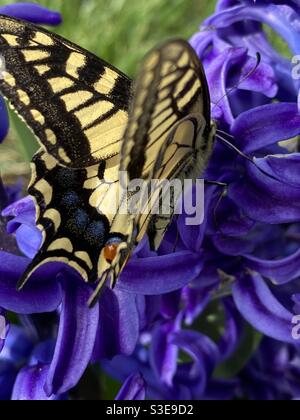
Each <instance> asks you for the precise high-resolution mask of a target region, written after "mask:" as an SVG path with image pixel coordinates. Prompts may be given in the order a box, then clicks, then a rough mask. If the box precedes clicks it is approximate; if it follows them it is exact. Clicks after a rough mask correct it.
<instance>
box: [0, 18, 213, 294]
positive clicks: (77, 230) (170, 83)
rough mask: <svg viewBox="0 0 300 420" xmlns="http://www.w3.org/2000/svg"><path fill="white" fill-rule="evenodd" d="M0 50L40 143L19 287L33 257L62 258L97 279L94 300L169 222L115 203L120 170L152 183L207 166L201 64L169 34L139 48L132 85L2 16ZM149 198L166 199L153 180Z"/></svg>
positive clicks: (3, 85) (14, 94)
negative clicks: (32, 238)
mask: <svg viewBox="0 0 300 420" xmlns="http://www.w3.org/2000/svg"><path fill="white" fill-rule="evenodd" d="M0 54H1V56H2V58H3V59H4V63H5V69H4V71H3V72H2V73H3V74H2V78H1V80H0V91H1V92H2V94H3V95H4V96H5V97H6V98H7V100H8V101H9V102H10V104H11V106H12V107H13V109H14V110H15V111H16V112H17V113H18V115H19V116H20V117H21V118H22V119H23V120H24V121H25V122H26V124H27V125H28V126H29V127H30V128H31V130H32V131H33V132H34V134H35V135H36V137H37V139H38V141H39V143H40V145H41V149H40V150H39V151H38V152H37V153H36V155H35V156H34V157H33V159H32V180H31V182H30V185H29V188H28V192H29V194H30V195H31V196H32V198H33V199H34V201H35V203H36V213H37V215H36V224H37V227H38V228H39V229H40V231H41V232H42V236H43V243H42V246H41V249H40V251H39V252H38V254H37V255H36V257H35V258H34V259H33V261H32V262H31V264H30V265H29V267H28V269H27V270H26V272H25V273H24V275H23V277H22V279H21V281H20V283H19V288H20V289H21V288H22V287H24V285H25V284H26V282H27V281H28V279H29V278H30V276H31V275H32V273H33V272H35V271H36V270H37V269H38V268H39V267H40V266H41V265H44V264H46V263H48V262H53V261H54V262H60V263H63V264H68V265H69V266H71V267H72V268H73V269H75V270H76V271H77V272H78V273H79V274H80V275H81V276H82V278H83V279H84V280H85V281H87V282H91V283H95V282H98V286H97V289H96V292H95V294H94V296H93V298H92V301H94V300H95V299H96V297H97V296H98V293H99V291H100V290H101V288H102V287H103V285H104V284H106V282H107V280H108V278H110V279H111V283H112V285H114V284H115V282H116V280H117V278H118V276H119V275H120V273H121V271H122V269H123V267H124V266H125V264H126V262H127V261H128V259H129V258H130V255H131V252H132V250H133V248H134V247H135V246H136V244H137V243H139V242H140V241H141V239H142V238H143V237H144V235H145V234H147V233H148V236H149V241H150V244H151V247H152V248H153V249H155V250H157V249H158V247H159V246H160V244H161V241H162V239H163V237H164V235H165V233H166V231H167V228H168V226H169V225H170V223H171V220H172V214H163V212H160V213H159V214H152V212H151V211H150V210H147V209H148V207H147V204H149V203H147V202H146V204H145V203H144V204H143V205H145V209H144V210H145V211H141V210H142V208H141V206H142V204H141V201H139V200H137V204H136V208H139V209H140V211H139V212H137V213H135V212H131V213H130V214H126V213H125V212H121V211H120V207H117V208H116V209H115V210H114V211H111V207H110V203H111V201H112V198H113V195H114V194H115V193H116V190H119V189H120V173H126V176H127V181H129V182H131V181H133V180H135V179H142V180H143V181H144V182H145V185H150V183H151V180H153V179H156V180H164V179H166V180H173V179H181V180H183V179H186V178H191V179H196V178H197V177H199V176H200V175H201V174H202V173H203V172H204V170H205V168H206V166H207V164H208V161H209V158H210V156H211V153H212V149H213V144H214V138H215V127H214V124H213V123H212V122H211V115H210V96H209V90H208V85H207V81H206V77H205V73H204V69H203V66H202V64H201V62H200V61H199V59H198V57H197V55H196V53H195V52H194V50H193V49H192V48H191V47H190V45H189V44H188V43H187V42H186V41H183V40H171V41H168V42H166V43H164V44H163V45H161V46H159V47H157V48H155V49H154V50H152V51H151V52H150V53H149V54H148V55H147V56H146V58H145V59H144V61H143V63H142V65H141V68H140V70H139V73H138V77H137V79H136V81H135V83H133V82H132V81H131V80H130V79H129V78H128V77H127V76H126V75H125V74H123V73H122V72H120V71H119V70H117V69H116V68H114V67H113V66H111V65H110V64H108V63H106V62H105V61H103V60H101V59H99V58H97V57H96V56H94V55H93V54H92V53H90V52H88V51H86V50H84V49H82V48H80V47H79V46H77V45H74V44H72V43H71V42H69V41H67V40H65V39H63V38H62V37H60V36H58V35H55V34H53V33H51V32H48V31H47V30H45V29H41V28H38V27H36V26H34V25H32V24H29V23H27V22H23V21H20V20H17V19H14V18H11V17H7V16H0ZM151 194H152V195H155V197H156V199H155V200H156V202H159V201H160V200H162V198H163V191H162V189H161V188H159V187H157V189H156V190H154V192H153V191H152V193H151ZM133 195H134V194H133ZM122 200H123V202H127V203H128V201H129V194H128V193H127V194H123V195H122ZM122 200H121V201H122ZM155 200H154V201H155ZM174 202H175V200H174ZM173 204H174V203H173Z"/></svg>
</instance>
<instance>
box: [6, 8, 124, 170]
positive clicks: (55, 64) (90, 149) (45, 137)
mask: <svg viewBox="0 0 300 420" xmlns="http://www.w3.org/2000/svg"><path fill="white" fill-rule="evenodd" d="M0 55H1V57H2V60H3V61H4V62H3V64H4V66H5V67H4V70H3V71H2V77H1V78H0V91H1V92H2V93H3V95H4V96H5V97H6V98H7V99H8V100H9V101H10V103H11V104H12V106H13V108H14V109H15V110H16V111H17V113H18V114H19V115H20V116H21V117H22V118H23V119H24V120H25V122H26V123H27V125H28V126H29V127H30V128H31V129H32V130H33V132H34V133H35V135H36V136H37V138H38V140H39V142H40V143H41V145H42V146H43V147H44V148H45V149H46V150H47V152H48V153H49V154H50V155H52V156H53V157H54V158H55V159H56V160H57V161H58V162H59V163H61V164H62V165H64V166H69V167H73V168H83V167H88V166H92V165H94V164H96V163H98V162H99V161H101V160H104V159H107V158H109V157H111V156H114V155H117V154H118V153H119V151H120V146H121V139H122V137H123V133H124V130H125V127H126V124H127V120H128V112H127V109H128V103H129V100H130V95H131V93H130V92H131V81H130V80H129V79H128V78H127V77H126V76H125V75H124V74H122V73H121V72H120V71H118V70H117V69H115V68H114V67H112V66H110V65H109V64H107V63H106V62H104V61H102V60H100V59H99V58H97V57H96V56H94V55H93V54H91V53H89V52H88V51H85V50H84V49H82V48H80V47H78V46H76V45H74V44H72V43H70V42H68V41H66V40H65V39H63V38H61V37H59V36H58V35H55V34H53V33H50V32H48V31H47V30H44V29H41V28H37V27H35V26H34V25H32V24H30V23H27V22H23V21H19V20H17V19H14V18H10V17H8V16H1V15H0Z"/></svg>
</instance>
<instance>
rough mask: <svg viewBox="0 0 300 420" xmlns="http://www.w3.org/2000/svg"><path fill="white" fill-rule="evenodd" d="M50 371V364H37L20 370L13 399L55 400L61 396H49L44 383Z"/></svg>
mask: <svg viewBox="0 0 300 420" xmlns="http://www.w3.org/2000/svg"><path fill="white" fill-rule="evenodd" d="M48 372H49V366H47V365H42V364H39V365H36V366H31V367H25V368H23V369H21V371H20V372H19V374H18V376H17V379H16V382H15V385H14V388H13V394H12V400H13V401H53V400H60V399H61V397H59V396H55V395H51V396H47V394H46V393H45V391H44V385H45V381H46V378H47V375H48Z"/></svg>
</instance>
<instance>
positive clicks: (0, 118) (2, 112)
mask: <svg viewBox="0 0 300 420" xmlns="http://www.w3.org/2000/svg"><path fill="white" fill-rule="evenodd" d="M8 129H9V118H8V111H7V108H6V104H5V101H4V99H3V98H1V97H0V143H2V141H3V140H4V139H5V137H6V136H7V133H8Z"/></svg>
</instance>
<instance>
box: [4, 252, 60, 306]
mask: <svg viewBox="0 0 300 420" xmlns="http://www.w3.org/2000/svg"><path fill="white" fill-rule="evenodd" d="M28 264H29V260H28V259H27V258H23V257H17V256H14V255H11V254H7V253H5V252H0V307H2V308H4V309H6V310H8V311H12V312H16V313H18V314H32V313H42V312H52V311H55V310H56V309H57V308H58V306H59V305H60V302H61V298H62V297H61V287H60V285H59V283H58V282H57V281H56V280H55V275H56V273H57V268H56V264H48V265H47V266H44V267H41V268H40V270H39V271H38V272H37V273H35V274H34V275H33V276H32V277H31V279H30V281H29V283H28V284H27V285H26V286H25V287H24V289H23V290H22V291H20V292H18V291H17V283H18V281H19V280H20V278H21V275H22V274H23V272H24V271H25V269H26V267H27V266H28Z"/></svg>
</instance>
